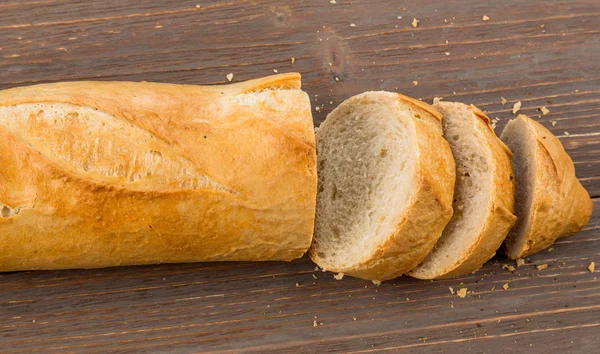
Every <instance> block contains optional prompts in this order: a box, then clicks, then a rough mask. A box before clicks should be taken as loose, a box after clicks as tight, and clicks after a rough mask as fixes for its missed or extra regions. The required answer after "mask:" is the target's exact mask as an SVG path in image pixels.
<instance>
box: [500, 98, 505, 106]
mask: <svg viewBox="0 0 600 354" xmlns="http://www.w3.org/2000/svg"><path fill="white" fill-rule="evenodd" d="M500 102H501V103H502V104H503V105H504V104H506V98H504V97H502V96H500Z"/></svg>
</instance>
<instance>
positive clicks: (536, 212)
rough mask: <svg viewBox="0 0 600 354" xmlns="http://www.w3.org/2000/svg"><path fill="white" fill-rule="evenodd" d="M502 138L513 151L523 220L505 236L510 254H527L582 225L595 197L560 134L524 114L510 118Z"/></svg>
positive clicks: (517, 204) (518, 210)
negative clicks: (583, 182) (578, 173)
mask: <svg viewBox="0 0 600 354" xmlns="http://www.w3.org/2000/svg"><path fill="white" fill-rule="evenodd" d="M500 138H501V139H502V141H504V143H505V144H506V145H508V147H509V148H510V150H511V151H512V153H513V161H512V164H513V168H514V170H515V177H516V186H517V188H516V194H515V210H516V214H517V216H518V220H517V223H516V224H515V227H514V228H513V229H512V230H511V231H510V233H509V234H508V237H507V238H506V251H507V254H508V256H509V257H510V258H513V259H516V258H522V257H525V256H528V255H530V254H533V253H535V252H538V251H540V250H543V249H544V248H546V247H548V246H550V245H551V244H552V243H553V242H554V241H555V240H556V239H557V238H559V237H564V236H570V235H572V234H574V233H576V232H577V231H579V230H581V229H582V228H583V227H584V226H585V224H586V223H587V222H588V220H589V218H590V216H591V214H592V200H591V199H590V196H589V195H588V193H587V192H586V190H585V188H583V186H582V185H581V183H579V181H578V180H577V177H575V167H574V166H573V161H571V158H570V157H569V155H567V153H566V152H565V149H564V148H563V146H562V144H561V142H560V140H558V138H557V137H555V136H554V135H552V133H551V132H550V131H548V129H546V128H544V126H542V125H541V124H540V123H538V122H536V121H535V120H533V119H531V118H528V117H527V116H525V115H520V116H519V117H517V119H513V120H511V121H510V122H508V124H507V125H506V127H505V128H504V131H503V132H502V136H501V137H500Z"/></svg>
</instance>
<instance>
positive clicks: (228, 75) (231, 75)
mask: <svg viewBox="0 0 600 354" xmlns="http://www.w3.org/2000/svg"><path fill="white" fill-rule="evenodd" d="M225 77H227V81H229V82H231V80H233V74H232V73H229V74H227V75H226V76H225Z"/></svg>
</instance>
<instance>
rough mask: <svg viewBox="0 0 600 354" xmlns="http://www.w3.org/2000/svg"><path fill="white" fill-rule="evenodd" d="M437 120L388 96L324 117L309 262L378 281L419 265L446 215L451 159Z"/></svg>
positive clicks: (367, 98) (373, 95)
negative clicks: (313, 232) (313, 233)
mask: <svg viewBox="0 0 600 354" xmlns="http://www.w3.org/2000/svg"><path fill="white" fill-rule="evenodd" d="M440 119H441V116H440V114H439V113H438V112H437V111H435V110H434V109H433V108H431V107H430V106H429V105H427V104H425V103H423V102H420V101H417V100H413V99H411V98H408V97H405V96H402V95H399V94H396V93H390V92H366V93H363V94H360V95H357V96H354V97H352V98H350V99H348V100H346V101H344V102H343V103H342V104H341V105H340V106H339V107H337V108H336V109H335V110H334V111H333V112H331V113H330V114H329V115H328V116H327V119H326V120H325V122H323V124H321V126H320V128H319V130H318V132H317V134H316V138H317V151H318V154H317V156H318V157H317V158H318V176H319V177H318V178H319V180H318V193H317V212H316V218H315V236H314V240H313V244H312V247H311V249H310V256H311V258H312V259H313V261H314V262H315V263H317V264H318V265H319V266H321V267H322V268H323V269H326V270H329V271H333V272H341V273H345V274H348V275H351V276H355V277H359V278H364V279H370V280H380V281H381V280H386V279H391V278H395V277H397V276H400V275H402V274H404V273H406V272H408V271H409V270H411V269H412V268H413V267H414V266H416V265H417V264H419V263H420V262H421V261H422V260H423V258H424V257H425V256H426V255H427V253H429V251H430V250H431V248H432V247H433V245H434V244H435V242H436V241H437V239H438V238H439V236H440V235H441V233H442V230H443V229H444V226H446V224H447V223H448V221H449V220H450V218H451V216H452V194H453V191H454V178H455V169H454V160H453V158H452V153H451V152H450V148H449V147H448V143H447V142H446V141H445V140H444V139H443V137H442V127H441V123H440Z"/></svg>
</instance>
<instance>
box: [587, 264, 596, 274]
mask: <svg viewBox="0 0 600 354" xmlns="http://www.w3.org/2000/svg"><path fill="white" fill-rule="evenodd" d="M588 270H589V271H590V273H593V272H594V271H595V270H596V264H595V263H594V262H592V263H590V265H589V266H588Z"/></svg>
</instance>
